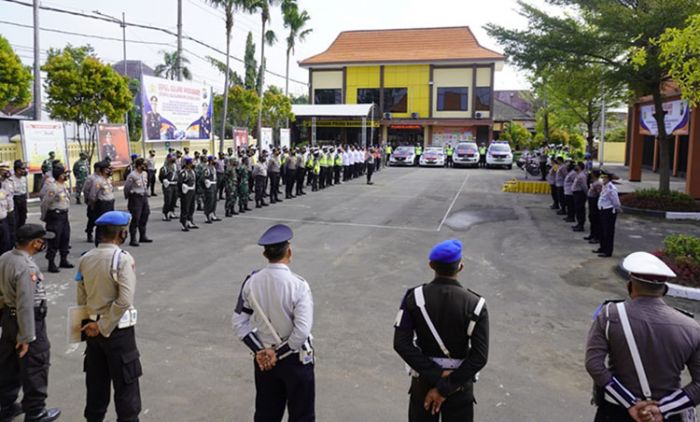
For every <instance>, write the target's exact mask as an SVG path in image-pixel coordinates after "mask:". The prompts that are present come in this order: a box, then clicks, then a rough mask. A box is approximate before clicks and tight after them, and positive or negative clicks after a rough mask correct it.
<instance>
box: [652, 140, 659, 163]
mask: <svg viewBox="0 0 700 422" xmlns="http://www.w3.org/2000/svg"><path fill="white" fill-rule="evenodd" d="M658 169H659V138H655V139H654V161H653V164H652V166H651V170H652V171H656V170H658Z"/></svg>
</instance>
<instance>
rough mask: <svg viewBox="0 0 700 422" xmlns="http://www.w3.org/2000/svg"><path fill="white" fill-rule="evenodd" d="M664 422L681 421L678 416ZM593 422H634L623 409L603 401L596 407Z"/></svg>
mask: <svg viewBox="0 0 700 422" xmlns="http://www.w3.org/2000/svg"><path fill="white" fill-rule="evenodd" d="M664 421H665V422H682V419H681V416H680V415H673V416H670V417H669V418H668V419H664ZM593 422H634V419H632V417H631V416H630V414H629V412H628V411H627V409H625V408H624V407H622V406H618V405H615V404H612V403H608V402H607V401H603V402H602V403H601V404H600V406H598V411H597V412H596V414H595V419H594V420H593Z"/></svg>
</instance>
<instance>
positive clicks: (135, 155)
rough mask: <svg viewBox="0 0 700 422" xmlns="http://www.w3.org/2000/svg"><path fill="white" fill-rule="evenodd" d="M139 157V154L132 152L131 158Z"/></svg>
mask: <svg viewBox="0 0 700 422" xmlns="http://www.w3.org/2000/svg"><path fill="white" fill-rule="evenodd" d="M138 157H139V155H138V154H131V159H132V160H133V159H136V158H138Z"/></svg>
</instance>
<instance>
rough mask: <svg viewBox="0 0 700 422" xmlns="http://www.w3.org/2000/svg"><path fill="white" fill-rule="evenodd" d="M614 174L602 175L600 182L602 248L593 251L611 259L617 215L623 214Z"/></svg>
mask: <svg viewBox="0 0 700 422" xmlns="http://www.w3.org/2000/svg"><path fill="white" fill-rule="evenodd" d="M614 178H615V175H613V174H602V175H601V176H600V182H601V183H602V184H603V188H602V190H601V192H600V196H599V197H598V209H599V210H600V248H598V249H596V250H594V251H593V253H597V254H598V256H599V257H601V258H609V257H611V256H612V254H613V249H614V246H615V223H616V222H617V215H618V214H619V213H620V212H622V204H621V203H620V197H619V196H618V193H617V188H616V187H615V184H614V183H613V182H612V180H613V179H614Z"/></svg>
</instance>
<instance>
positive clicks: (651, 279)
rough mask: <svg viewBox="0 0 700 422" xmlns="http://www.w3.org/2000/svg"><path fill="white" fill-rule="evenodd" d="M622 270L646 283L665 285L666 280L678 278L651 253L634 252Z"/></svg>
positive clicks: (628, 257) (624, 262)
mask: <svg viewBox="0 0 700 422" xmlns="http://www.w3.org/2000/svg"><path fill="white" fill-rule="evenodd" d="M622 268H623V269H624V270H625V271H627V272H628V273H629V274H630V276H631V277H632V278H633V279H634V280H636V281H641V282H644V283H652V284H663V283H665V282H666V279H669V278H676V273H674V272H673V270H671V269H670V268H669V267H668V265H666V264H665V263H664V262H663V261H662V260H661V259H659V258H658V257H656V256H654V255H652V254H650V253H649V252H634V253H631V254H629V255H627V257H625V259H624V260H623V261H622Z"/></svg>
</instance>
